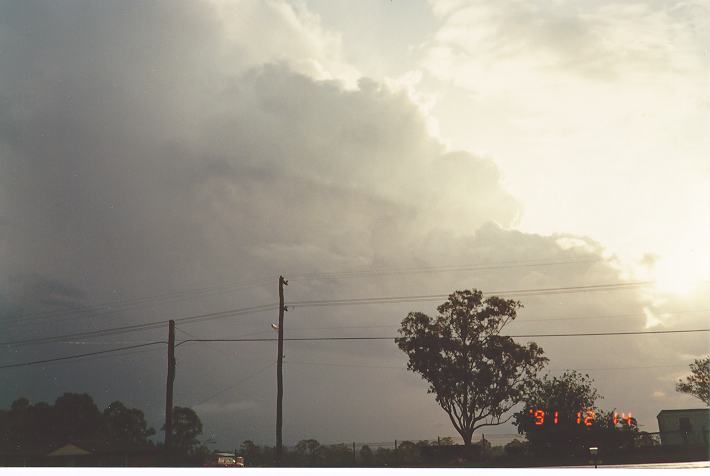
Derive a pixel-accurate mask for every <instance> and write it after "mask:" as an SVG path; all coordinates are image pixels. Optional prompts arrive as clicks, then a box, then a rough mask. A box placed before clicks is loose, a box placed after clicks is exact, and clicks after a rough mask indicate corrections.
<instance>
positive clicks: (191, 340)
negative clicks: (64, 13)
mask: <svg viewBox="0 0 710 476" xmlns="http://www.w3.org/2000/svg"><path fill="white" fill-rule="evenodd" d="M695 332H710V329H683V330H668V331H632V332H588V333H572V334H517V335H510V336H507V337H513V338H520V337H526V338H529V337H596V336H621V335H651V334H655V335H658V334H687V333H695ZM397 338H400V337H397V336H394V337H383V336H358V337H335V336H333V337H287V338H284V339H283V340H284V341H368V340H371V341H375V340H394V339H397ZM277 340H278V339H277V338H235V339H226V338H221V339H185V340H183V341H180V344H183V343H185V342H276V341H277ZM155 344H166V342H165V341H153V342H147V343H144V344H136V345H131V346H124V347H116V348H113V349H107V350H100V351H96V352H87V353H84V354H74V355H68V356H63V357H54V358H50V359H43V360H35V361H30V362H20V363H14V364H6V365H2V366H0V369H6V368H13V367H25V366H30V365H37V364H44V363H49V362H58V361H63V360H70V359H78V358H82V357H89V356H93V355H100V354H107V353H110V352H117V351H120V350H129V349H136V348H139V347H147V346H150V345H155Z"/></svg>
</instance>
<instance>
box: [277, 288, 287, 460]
mask: <svg viewBox="0 0 710 476" xmlns="http://www.w3.org/2000/svg"><path fill="white" fill-rule="evenodd" d="M284 286H288V281H286V280H285V279H284V277H283V276H279V350H278V356H277V360H276V466H281V453H282V451H283V447H282V435H281V430H282V426H283V415H282V411H283V398H284V383H283V358H284V311H286V306H284Z"/></svg>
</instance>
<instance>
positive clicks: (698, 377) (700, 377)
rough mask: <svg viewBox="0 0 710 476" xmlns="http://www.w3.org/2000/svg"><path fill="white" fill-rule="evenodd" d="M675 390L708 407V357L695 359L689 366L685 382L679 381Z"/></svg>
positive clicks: (709, 365)
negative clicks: (692, 397)
mask: <svg viewBox="0 0 710 476" xmlns="http://www.w3.org/2000/svg"><path fill="white" fill-rule="evenodd" d="M675 389H676V390H677V391H678V392H681V393H687V394H690V395H692V396H694V397H695V398H698V399H700V400H701V401H702V402H703V403H705V405H707V406H710V357H705V358H704V359H695V361H693V363H692V364H690V375H689V376H688V377H686V378H685V380H683V379H680V380H679V381H678V383H677V384H676V387H675Z"/></svg>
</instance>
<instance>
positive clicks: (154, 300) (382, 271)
mask: <svg viewBox="0 0 710 476" xmlns="http://www.w3.org/2000/svg"><path fill="white" fill-rule="evenodd" d="M600 260H601V258H591V259H570V260H556V261H548V260H540V259H533V260H524V261H509V262H498V263H488V264H485V263H484V264H473V265H461V266H455V265H452V266H429V267H410V268H399V269H397V268H374V269H369V270H356V271H340V272H322V273H302V274H297V275H294V276H295V277H296V278H297V279H300V278H314V279H326V280H327V279H345V278H349V277H359V276H384V275H399V274H417V273H437V272H447V271H479V270H487V269H505V268H524V267H538V266H557V265H573V264H584V263H594V262H598V261H600ZM270 283H271V278H261V279H257V280H253V281H237V282H236V283H234V284H226V285H212V286H205V287H202V288H193V289H186V290H182V291H175V292H171V293H163V294H158V295H152V296H142V297H138V298H133V299H125V300H117V301H109V302H104V303H99V304H91V305H86V306H82V307H78V308H76V309H69V310H66V309H65V310H53V311H42V312H36V313H32V314H29V315H24V316H22V317H21V318H18V319H15V320H13V321H11V322H6V324H7V325H6V326H3V328H7V327H9V326H12V327H15V326H17V325H28V324H29V325H32V324H35V323H37V322H39V323H42V322H45V321H48V320H49V321H51V322H66V321H71V320H76V319H82V318H88V317H95V316H96V315H105V314H112V313H116V312H121V311H127V310H134V309H138V308H141V307H145V306H147V305H148V306H149V305H156V304H169V303H173V302H179V301H183V300H186V299H192V298H194V297H204V296H205V295H214V294H223V293H229V292H232V291H235V290H238V289H244V288H250V287H257V286H264V285H267V284H270ZM69 314H74V315H73V316H71V317H70V318H68V319H52V318H53V317H56V316H66V315H69ZM76 314H79V315H76ZM81 314H88V315H83V316H82V315H81Z"/></svg>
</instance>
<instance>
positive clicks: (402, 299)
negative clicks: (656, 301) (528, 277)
mask: <svg viewBox="0 0 710 476" xmlns="http://www.w3.org/2000/svg"><path fill="white" fill-rule="evenodd" d="M652 284H654V282H653V281H636V282H629V283H607V284H592V285H584V286H566V287H556V288H529V289H516V290H500V291H486V292H484V293H483V295H485V296H488V295H495V296H537V295H548V294H572V293H581V292H596V291H614V290H624V289H635V288H639V287H644V286H649V285H652ZM449 295H450V293H447V294H419V295H409V296H381V297H364V298H347V299H324V300H308V301H289V302H288V305H289V306H291V307H293V308H295V307H328V306H349V305H359V304H393V303H408V302H420V301H438V300H439V299H446V298H448V297H449Z"/></svg>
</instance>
